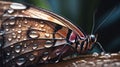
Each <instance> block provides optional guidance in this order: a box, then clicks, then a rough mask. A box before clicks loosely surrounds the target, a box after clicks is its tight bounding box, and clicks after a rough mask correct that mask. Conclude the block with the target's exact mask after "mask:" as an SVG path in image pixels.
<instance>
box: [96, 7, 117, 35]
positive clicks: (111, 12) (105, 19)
mask: <svg viewBox="0 0 120 67" xmlns="http://www.w3.org/2000/svg"><path fill="white" fill-rule="evenodd" d="M115 9H116V8H115V7H114V8H113V9H112V11H110V13H109V15H108V16H107V17H106V18H104V20H103V21H102V22H101V23H100V25H98V27H97V28H96V30H95V31H94V33H95V32H96V31H97V30H98V29H99V28H100V27H101V26H102V25H103V24H104V23H105V22H106V21H107V20H108V19H109V18H110V17H111V15H112V14H113V13H114V10H115Z"/></svg>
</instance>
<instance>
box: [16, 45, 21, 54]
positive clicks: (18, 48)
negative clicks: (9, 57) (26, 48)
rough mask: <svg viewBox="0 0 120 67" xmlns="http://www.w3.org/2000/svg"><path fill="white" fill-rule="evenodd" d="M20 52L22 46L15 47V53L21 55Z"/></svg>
mask: <svg viewBox="0 0 120 67" xmlns="http://www.w3.org/2000/svg"><path fill="white" fill-rule="evenodd" d="M20 51H21V46H20V45H17V46H15V52H16V53H20Z"/></svg>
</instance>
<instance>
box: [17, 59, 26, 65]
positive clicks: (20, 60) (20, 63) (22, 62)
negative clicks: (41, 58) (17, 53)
mask: <svg viewBox="0 0 120 67" xmlns="http://www.w3.org/2000/svg"><path fill="white" fill-rule="evenodd" d="M25 61H26V60H25V58H18V59H17V60H16V63H17V65H19V66H21V65H23V64H24V63H25Z"/></svg>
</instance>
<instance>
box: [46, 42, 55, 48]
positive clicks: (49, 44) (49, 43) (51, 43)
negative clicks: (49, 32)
mask: <svg viewBox="0 0 120 67" xmlns="http://www.w3.org/2000/svg"><path fill="white" fill-rule="evenodd" d="M52 45H53V42H52V41H50V40H47V41H46V43H45V45H44V47H46V48H49V47H52Z"/></svg>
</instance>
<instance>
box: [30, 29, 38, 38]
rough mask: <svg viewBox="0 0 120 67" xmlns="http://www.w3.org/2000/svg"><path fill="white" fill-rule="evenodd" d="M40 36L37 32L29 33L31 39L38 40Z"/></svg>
mask: <svg viewBox="0 0 120 67" xmlns="http://www.w3.org/2000/svg"><path fill="white" fill-rule="evenodd" d="M39 36H40V35H39V34H38V33H37V32H36V31H31V32H30V33H29V37H30V38H38V37H39Z"/></svg>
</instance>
